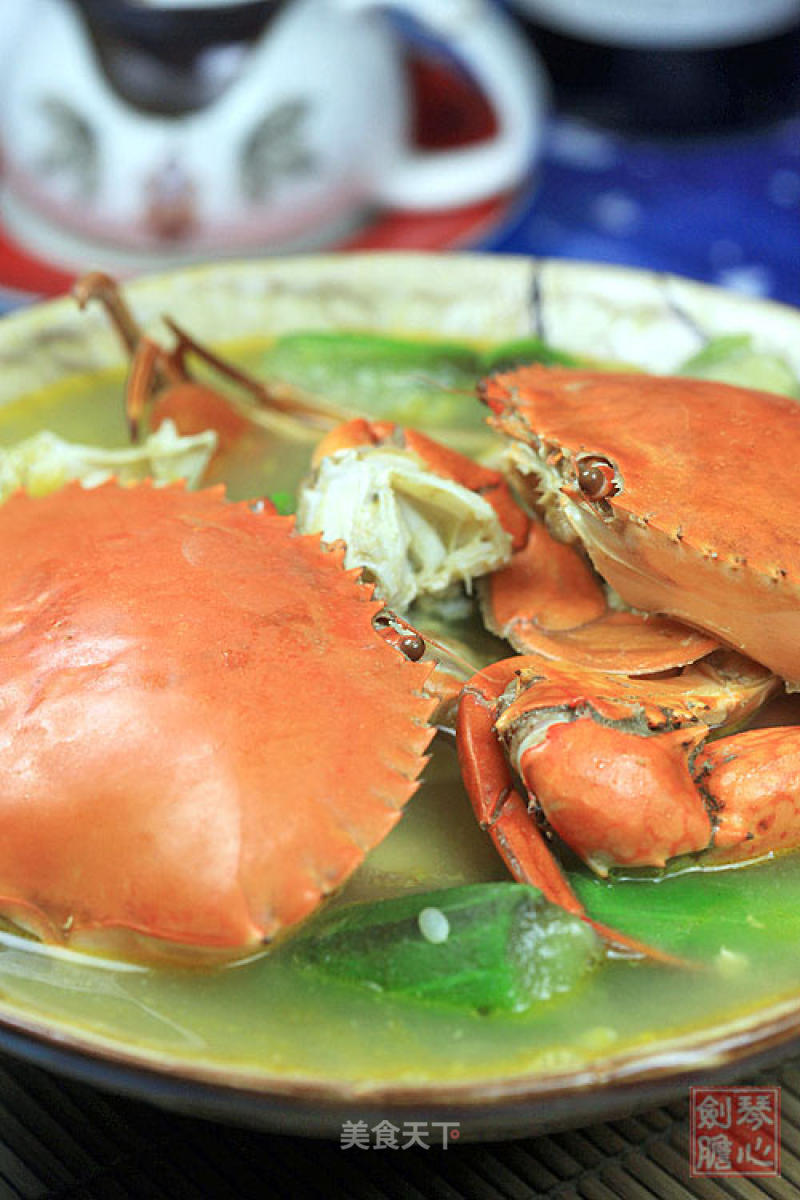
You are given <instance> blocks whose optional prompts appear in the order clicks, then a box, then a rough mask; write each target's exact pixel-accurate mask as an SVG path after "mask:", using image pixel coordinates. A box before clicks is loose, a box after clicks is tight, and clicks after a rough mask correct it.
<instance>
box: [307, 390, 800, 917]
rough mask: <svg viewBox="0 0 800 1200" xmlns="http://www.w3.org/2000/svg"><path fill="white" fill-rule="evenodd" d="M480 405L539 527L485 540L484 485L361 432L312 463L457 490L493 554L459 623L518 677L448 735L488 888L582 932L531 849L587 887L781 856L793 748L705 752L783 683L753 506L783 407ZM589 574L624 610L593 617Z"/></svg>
mask: <svg viewBox="0 0 800 1200" xmlns="http://www.w3.org/2000/svg"><path fill="white" fill-rule="evenodd" d="M482 393H483V398H484V400H485V401H486V402H487V403H488V405H489V407H490V408H491V410H492V417H491V418H490V423H491V424H492V425H494V427H495V428H496V429H498V431H499V432H501V433H502V434H503V435H504V436H505V437H506V438H507V439H508V441H509V443H510V447H511V449H510V455H509V457H510V460H511V463H512V465H513V471H512V477H513V481H514V485H515V488H516V489H517V491H518V493H521V494H522V496H523V499H524V502H525V507H526V508H527V509H528V510H529V511H530V512H532V513H536V514H538V516H539V518H541V517H543V518H544V521H542V520H541V519H539V520H533V521H532V522H530V523H529V525H528V527H527V528H524V529H521V528H520V514H519V513H518V512H516V513H514V514H513V520H511V521H510V520H509V519H508V517H507V514H508V513H509V511H510V510H509V494H508V490H507V485H506V482H505V480H503V479H501V477H500V476H498V475H497V474H496V473H492V472H487V471H486V470H485V469H483V468H482V469H481V471H480V472H475V471H474V469H473V467H472V465H462V464H459V463H458V462H456V460H455V459H454V457H453V453H452V451H450V450H446V449H444V448H437V447H436V444H435V443H431V442H430V441H429V440H428V439H422V440H420V439H419V437H418V435H412V436H410V437H408V436H404V435H401V434H398V433H397V431H394V430H391V429H387V428H386V427H385V426H375V425H371V426H367V427H365V426H364V423H363V422H362V423H361V424H360V425H359V424H355V425H353V424H351V425H350V426H348V427H346V428H345V429H344V430H343V431H341V432H340V433H339V434H337V435H336V437H334V438H333V439H328V440H327V442H326V445H325V449H326V450H327V451H328V452H333V453H334V454H337V453H344V454H346V453H348V452H349V451H348V449H347V447H348V446H350V445H352V443H357V444H360V445H363V444H367V443H369V442H372V443H373V444H380V443H381V441H385V440H386V439H393V440H394V441H395V443H397V441H398V438H400V440H401V441H402V443H403V444H404V445H405V446H406V448H407V449H408V450H409V451H410V452H411V453H413V454H414V455H416V456H417V457H418V458H423V459H424V460H425V461H426V463H427V465H428V467H429V468H430V469H431V470H432V471H434V472H439V473H447V474H451V475H453V476H454V477H455V478H458V479H459V481H460V482H462V483H464V484H465V485H466V486H467V487H477V488H478V489H479V490H480V491H481V492H482V493H483V494H484V495H486V497H487V498H488V499H489V500H490V502H491V503H493V504H494V505H495V507H496V508H497V511H498V513H499V514H500V518H501V520H502V521H503V523H504V524H505V526H506V528H507V529H508V531H509V533H511V534H513V538H514V545H515V553H514V554H513V556H512V557H511V559H510V561H509V562H508V563H507V564H505V565H504V566H502V567H501V568H500V569H498V570H497V571H495V572H494V573H493V575H492V576H491V577H490V578H489V579H488V581H486V583H485V584H484V605H483V607H484V613H485V615H486V617H487V620H488V623H489V625H490V627H491V628H493V629H494V630H495V631H496V632H498V633H500V634H502V635H503V636H505V637H507V638H509V640H511V641H512V642H513V644H514V645H515V646H516V648H517V649H518V650H520V651H521V655H520V657H517V658H511V659H508V660H505V661H502V662H500V663H496V664H494V665H493V666H490V667H487V668H484V669H482V670H481V671H478V672H477V673H476V674H475V675H474V677H473V678H472V679H471V680H470V681H469V682H468V683H467V684H466V687H465V689H464V694H463V698H462V700H461V703H460V706H459V716H458V741H459V753H460V757H461V761H462V767H463V772H464V777H465V781H466V784H467V788H468V790H469V792H470V795H471V798H472V802H473V805H474V808H475V811H476V813H477V815H478V817H479V819H480V821H481V823H482V825H483V826H484V827H485V828H487V829H488V830H489V831H490V832H491V834H492V836H493V838H494V841H495V843H496V845H497V847H498V849H499V850H500V852H501V854H502V855H503V857H504V859H505V861H506V863H507V864H508V866H509V867H510V869H511V871H512V873H513V874H514V875H515V876H516V877H517V878H518V879H522V880H525V881H527V882H530V883H535V884H537V885H538V886H540V887H542V888H543V889H544V890H545V891H546V892H547V894H548V895H549V896H550V897H551V898H552V899H554V900H557V901H558V902H559V903H562V904H564V905H566V906H567V907H569V908H572V909H573V910H574V911H582V908H581V905H580V903H579V901H578V900H577V898H576V897H575V896H574V894H573V893H572V890H571V888H570V886H569V884H568V883H567V880H566V879H565V877H564V876H563V875H562V874H561V872H560V870H559V869H558V867H557V866H556V864H555V862H554V861H553V860H552V858H551V856H550V853H549V847H548V841H547V840H546V836H544V835H543V831H541V830H540V826H544V830H546V831H550V830H554V831H556V832H557V833H558V834H560V836H561V837H562V839H563V840H564V841H565V842H566V843H567V844H568V845H569V846H570V847H571V848H572V849H573V850H575V851H576V852H578V853H579V854H580V855H581V856H582V857H583V858H584V859H585V860H586V861H587V862H588V863H589V864H590V865H591V866H592V867H593V868H594V869H595V870H596V871H597V872H599V873H601V874H605V873H607V871H608V869H609V868H610V867H612V866H624V867H632V866H633V867H638V866H663V865H664V864H665V863H666V862H667V861H669V860H670V859H672V858H674V857H679V856H684V855H698V854H703V855H704V857H705V859H707V860H708V859H711V860H715V861H719V860H722V859H723V858H724V859H725V860H727V861H730V860H735V859H745V858H747V859H750V858H756V857H760V856H764V855H767V854H771V853H774V852H776V851H779V850H781V849H787V848H794V847H795V846H796V845H797V844H798V843H800V811H798V810H800V731H799V730H794V729H791V730H787V729H775V728H773V729H762V730H757V731H752V732H748V733H738V734H735V735H732V736H727V737H722V738H719V740H716V741H710V742H709V741H708V740H707V739H708V738H709V736H710V734H711V733H714V734H715V735H718V734H719V733H720V732H724V731H725V730H726V729H729V728H730V727H731V726H735V725H738V724H740V723H741V722H742V721H743V720H744V719H745V718H746V717H747V716H749V715H750V714H751V713H752V712H753V711H754V710H755V709H757V708H758V707H760V705H761V704H763V702H764V701H765V700H766V699H767V698H768V697H769V696H770V695H772V694H773V693H774V692H775V690H776V688H777V687H778V686H779V681H778V678H777V675H778V674H780V675H781V676H784V677H787V678H788V680H789V684H790V686H791V685H792V683H793V682H794V684H795V685H798V684H799V683H800V639H799V638H798V637H797V634H798V633H800V615H799V614H800V591H799V589H800V552H799V551H798V546H797V541H796V536H795V532H794V525H795V521H794V517H793V513H792V510H791V506H790V505H788V504H783V505H782V506H781V507H779V508H776V505H775V495H776V491H778V492H781V491H782V489H781V488H780V487H779V485H778V480H780V479H781V478H783V477H785V475H786V473H787V471H790V470H792V469H793V463H794V461H795V458H796V455H797V454H798V452H800V406H797V404H796V403H795V402H794V401H791V400H789V399H786V398H783V397H779V396H774V395H771V394H766V393H756V392H751V391H745V390H743V389H738V388H734V387H731V386H728V385H724V384H716V383H709V382H699V381H692V380H688V379H670V378H660V379H659V378H653V377H643V376H640V375H636V374H633V373H625V374H613V373H606V372H602V373H601V372H594V371H580V370H573V369H564V368H550V367H547V368H545V367H530V368H523V369H519V370H517V371H514V372H511V373H508V374H505V375H498V376H495V377H492V378H490V379H489V380H487V381H486V382H485V383H484V385H483V388H482ZM498 498H499V503H498ZM740 504H741V512H740V511H739V505H740ZM574 543H580V544H581V545H582V546H583V549H584V550H585V551H586V552H587V553H588V556H589V560H590V561H591V564H592V566H590V565H589V562H588V561H587V560H586V559H585V558H584V557H583V556H582V554H580V553H577V552H576V550H575V549H574V547H573V544H574ZM592 567H593V568H594V570H593V569H592ZM595 571H596V572H597V574H599V575H600V576H602V577H603V578H605V580H607V581H608V582H609V583H610V584H611V586H612V588H613V589H614V593H615V594H616V596H617V597H620V598H621V599H622V601H624V602H625V604H626V606H628V607H625V608H624V609H621V608H620V607H619V606H618V605H615V606H613V607H612V608H610V609H609V607H608V600H607V596H606V592H605V590H604V588H603V587H602V586H601V584H599V583H598V581H597V576H596V574H595ZM720 645H722V646H723V647H727V648H728V649H722V650H720V649H718V647H719V646H720ZM730 648H733V649H732V650H731V649H730ZM709 655H710V657H706V656H709ZM743 655H746V656H747V657H746V658H744V657H742V656H743ZM751 660H755V661H751ZM757 664H763V666H762V665H757ZM665 673H666V674H665ZM647 677H649V678H647ZM515 776H516V777H517V778H519V779H520V780H521V781H522V784H523V791H524V793H525V798H523V796H522V795H521V794H520V793H519V792H518V791H517V789H516V786H515Z"/></svg>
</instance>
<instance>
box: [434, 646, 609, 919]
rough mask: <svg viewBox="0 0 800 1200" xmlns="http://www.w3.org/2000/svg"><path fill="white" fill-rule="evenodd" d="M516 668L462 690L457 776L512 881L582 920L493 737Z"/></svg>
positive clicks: (487, 673) (499, 669)
mask: <svg viewBox="0 0 800 1200" xmlns="http://www.w3.org/2000/svg"><path fill="white" fill-rule="evenodd" d="M519 661H522V660H519ZM517 669H518V664H517V660H511V659H506V660H505V661H503V662H499V663H495V664H494V665H493V666H491V667H487V668H485V670H483V671H481V672H480V673H479V674H478V675H476V676H474V677H473V679H472V680H470V683H469V684H468V686H467V688H466V689H465V690H464V694H463V696H462V698H461V704H460V706H459V710H458V720H457V725H456V733H457V738H458V743H457V744H458V758H459V763H460V765H461V774H462V776H463V779H464V784H465V786H466V789H467V792H468V793H469V796H470V799H471V800H472V805H473V808H474V810H475V815H476V817H477V818H478V821H479V823H480V825H481V828H482V829H485V830H486V831H487V832H488V833H489V835H490V836H491V838H492V841H493V842H494V844H495V846H496V847H497V850H498V852H499V853H500V856H501V858H502V859H503V861H504V862H505V863H506V865H507V866H508V868H509V870H510V871H511V874H512V875H513V876H514V878H515V879H517V880H519V881H520V883H529V884H531V885H532V886H534V887H538V888H539V889H540V890H541V891H542V892H544V894H545V895H546V896H547V898H548V899H549V900H552V901H553V903H554V904H559V905H561V907H562V908H564V909H566V910H567V911H568V912H572V913H575V914H577V915H578V916H581V917H583V916H585V915H586V911H585V909H584V907H583V905H582V904H581V902H580V900H579V899H578V897H577V896H576V895H575V893H574V891H573V890H572V887H571V886H570V884H569V882H568V880H567V877H566V875H564V873H563V872H562V870H561V868H560V867H559V865H558V863H557V862H556V860H555V858H554V857H553V855H552V854H551V852H550V850H549V848H548V846H547V843H546V841H545V838H544V835H543V834H542V833H541V832H540V830H539V829H537V827H536V825H535V824H534V822H533V820H532V819H531V816H530V813H529V812H528V806H527V804H526V802H525V800H524V799H523V797H522V796H521V795H520V793H519V791H518V790H517V789H516V787H515V786H514V781H513V778H512V775H511V770H510V767H509V763H508V759H507V758H506V755H505V753H504V751H503V748H502V746H501V744H500V742H499V741H498V739H497V737H496V735H495V701H496V699H497V697H498V695H499V694H500V693H501V692H502V691H503V689H504V688H505V687H506V685H507V684H509V683H510V682H511V681H512V680H513V678H514V676H515V674H516V671H517Z"/></svg>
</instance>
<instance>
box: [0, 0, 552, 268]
mask: <svg viewBox="0 0 800 1200" xmlns="http://www.w3.org/2000/svg"><path fill="white" fill-rule="evenodd" d="M4 4H10V5H11V6H15V5H18V6H19V7H17V9H16V12H15V13H12V12H11V11H10V10H9V16H8V17H7V18H6V26H5V28H6V30H13V35H12V33H10V32H9V33H8V34H7V35H6V39H5V46H4V47H3V46H0V54H3V50H4V51H5V53H4V55H3V57H4V59H5V62H0V72H2V79H3V83H2V88H3V92H2V98H1V99H0V139H1V140H2V154H3V164H4V180H3V215H4V218H5V220H6V223H7V225H8V226H9V227H10V230H11V232H12V233H16V234H17V236H18V237H19V238H20V239H21V240H22V241H23V242H27V243H28V244H31V243H33V244H35V245H36V246H37V248H38V249H39V250H40V251H41V250H42V249H44V250H45V251H46V252H48V253H49V254H50V255H51V257H53V258H54V259H56V260H60V261H62V262H64V263H70V261H71V262H72V263H82V262H85V254H86V252H87V251H86V247H87V245H89V246H91V247H92V253H93V259H92V261H93V262H94V263H95V264H97V265H106V264H105V263H104V262H103V261H102V254H99V253H98V250H99V249H100V248H101V247H103V246H106V247H107V248H108V250H109V254H110V256H111V260H112V261H113V263H114V265H121V264H120V259H121V258H122V259H125V257H126V256H129V257H130V259H131V261H132V262H141V261H142V259H143V258H144V259H147V258H148V256H150V257H152V258H153V260H154V261H157V262H158V263H161V264H163V263H164V262H165V261H181V260H183V259H185V258H196V257H200V256H203V255H208V254H220V253H224V254H230V253H240V252H243V251H245V250H265V251H269V250H287V249H310V248H314V247H319V246H321V245H326V244H331V243H332V242H333V241H335V240H336V239H337V238H340V237H342V236H344V234H345V233H346V232H348V231H351V230H353V229H355V228H357V227H358V226H359V225H361V224H363V223H364V221H365V220H366V219H367V215H368V214H369V213H370V212H371V211H374V210H376V209H380V208H383V207H387V208H402V209H406V210H409V209H410V210H419V211H433V210H437V209H446V208H450V207H453V206H458V205H465V204H469V203H472V202H475V201H478V200H480V199H483V198H486V197H489V196H492V195H494V194H497V193H499V192H501V191H503V190H505V189H508V188H511V187H513V186H514V185H516V184H518V183H519V182H520V181H521V180H522V179H523V178H524V177H525V175H526V174H527V172H528V171H529V170H530V167H531V164H532V162H533V161H534V160H535V158H536V155H537V151H538V144H539V138H540V135H541V127H542V117H543V111H544V107H545V94H546V85H545V83H544V80H543V75H542V72H541V70H540V68H539V66H538V63H537V62H536V60H535V58H534V56H533V55H532V52H531V51H530V49H529V48H528V46H527V44H526V43H525V41H524V40H523V38H522V35H521V34H520V33H519V32H518V31H517V29H516V27H515V26H514V24H513V22H512V21H511V19H510V18H509V17H507V16H506V15H505V14H504V13H503V12H502V11H501V10H500V9H499V8H498V7H496V6H495V5H494V4H493V3H491V0H399V2H398V3H396V4H395V5H394V6H393V8H392V10H391V15H390V12H389V10H388V9H385V8H383V7H382V6H381V4H380V3H379V2H378V0H288V2H287V0H283V2H281V0H255V2H253V0H250V2H248V3H241V2H238V3H230V2H229V3H227V4H225V3H222V4H221V3H219V2H217V3H206V4H203V3H202V0H194V2H193V3H189V4H186V3H182V2H181V0H171V2H169V0H160V2H159V0H153V2H152V3H147V2H146V0H140V2H138V3H137V2H135V0H4ZM399 18H402V19H401V20H400V19H399ZM403 21H405V22H413V24H414V27H415V29H416V30H417V31H419V30H420V29H422V30H424V32H425V34H426V35H427V36H429V37H430V38H432V39H434V40H435V43H436V45H437V46H440V47H441V48H442V52H443V53H446V54H447V55H449V56H452V57H453V59H454V60H455V61H456V62H457V63H458V64H459V65H460V66H461V67H463V69H464V70H465V71H466V72H468V74H469V75H470V76H471V78H472V79H473V80H474V81H475V83H476V84H477V85H478V87H479V88H480V89H481V90H482V91H483V93H484V95H485V97H486V99H487V101H488V103H489V104H490V105H491V107H492V109H493V112H494V114H495V125H496V130H495V132H494V133H493V134H491V135H490V136H489V137H487V138H486V140H484V141H481V142H478V143H476V144H471V145H469V146H464V147H458V148H452V149H450V148H448V149H442V150H436V151H424V152H423V151H420V150H419V149H417V148H415V147H414V146H412V145H411V143H410V133H409V127H410V119H411V97H410V94H409V91H410V85H409V79H408V77H407V72H406V68H405V65H404V54H403V38H402V35H401V33H400V31H399V29H398V24H400V25H402V22H403Z"/></svg>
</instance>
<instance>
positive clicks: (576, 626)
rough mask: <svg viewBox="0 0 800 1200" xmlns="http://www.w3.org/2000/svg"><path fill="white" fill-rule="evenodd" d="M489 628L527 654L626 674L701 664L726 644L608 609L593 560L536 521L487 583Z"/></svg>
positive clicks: (484, 601)
mask: <svg viewBox="0 0 800 1200" xmlns="http://www.w3.org/2000/svg"><path fill="white" fill-rule="evenodd" d="M481 611H482V613H483V619H484V621H485V623H486V625H487V626H488V628H489V629H491V631H492V632H493V633H496V634H497V635H498V636H499V637H502V638H505V639H506V641H509V642H510V643H511V645H512V646H513V647H514V649H515V650H518V651H519V652H520V653H521V654H532V653H538V654H543V655H544V656H545V657H546V658H557V659H568V660H569V661H570V662H574V663H575V664H576V665H577V666H582V667H591V668H593V669H595V670H600V671H611V672H614V673H619V674H624V675H643V674H654V673H657V672H659V671H667V670H671V669H673V668H675V667H683V666H686V665H688V664H689V663H692V662H696V661H697V659H699V658H702V657H703V656H704V655H706V654H710V653H711V652H712V651H713V650H715V649H716V648H717V646H718V645H719V643H718V642H717V641H716V639H714V638H712V637H709V636H708V635H707V634H705V633H700V632H699V631H698V630H695V629H689V628H688V626H686V625H682V624H679V623H678V622H677V621H671V620H669V618H667V617H659V616H650V615H645V614H643V613H633V612H612V611H609V608H608V604H607V601H606V596H605V592H604V590H603V588H602V587H601V586H600V584H599V582H598V580H597V577H596V576H595V574H594V572H593V570H592V568H591V567H590V566H589V563H588V562H587V560H586V559H585V558H584V557H583V556H582V555H581V554H579V553H578V551H576V550H575V549H574V548H573V547H572V546H569V545H567V544H565V543H564V542H559V541H556V539H555V538H554V537H552V535H551V534H550V533H549V532H548V530H547V528H546V526H545V525H544V524H543V523H541V522H540V521H531V522H530V528H529V533H528V538H527V541H526V543H525V544H524V545H523V546H522V547H521V548H520V549H519V550H517V551H516V553H515V554H514V555H513V557H512V559H511V561H510V563H509V564H508V565H507V566H506V567H501V568H500V569H499V570H498V571H495V572H494V573H493V574H492V575H490V576H489V577H488V578H487V579H485V580H484V581H483V583H482V587H481Z"/></svg>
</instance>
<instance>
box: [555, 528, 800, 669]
mask: <svg viewBox="0 0 800 1200" xmlns="http://www.w3.org/2000/svg"><path fill="white" fill-rule="evenodd" d="M569 520H570V523H571V524H572V525H573V527H574V528H575V530H576V532H577V533H578V535H579V537H580V538H581V540H582V541H583V543H584V545H585V547H586V550H587V552H588V554H589V556H590V558H591V560H592V562H593V564H594V566H595V568H596V570H597V571H598V572H599V573H600V574H601V575H602V576H603V578H604V579H606V580H607V581H608V583H609V584H610V585H611V587H612V588H614V590H615V591H616V592H618V594H619V595H620V596H621V598H622V599H623V600H624V601H625V603H626V604H628V605H630V606H631V607H632V608H639V609H643V610H644V611H647V612H658V613H664V614H666V615H667V616H670V617H674V618H676V619H677V620H680V621H685V622H686V624H688V625H693V626H696V627H697V628H699V629H703V630H705V631H708V632H710V633H713V634H714V635H715V636H717V637H718V638H719V639H720V640H721V641H723V642H725V643H727V644H728V645H730V646H733V647H734V648H735V649H737V650H740V651H741V652H742V653H743V654H746V655H748V656H749V657H750V658H754V659H755V660H756V661H757V662H760V663H763V665H764V666H766V667H769V668H770V670H772V671H774V672H775V673H776V674H777V675H780V676H782V677H783V678H784V679H786V680H787V686H788V687H789V689H790V690H793V691H796V690H800V588H798V586H797V585H796V584H795V583H792V582H791V581H789V580H788V579H785V578H781V579H778V578H772V577H771V576H769V575H764V574H761V573H760V572H758V571H756V570H753V569H752V568H750V567H748V566H746V565H742V564H739V563H735V564H731V563H724V562H722V561H720V559H719V558H718V557H715V556H714V555H713V554H710V553H709V554H703V553H700V552H699V551H698V550H697V549H695V548H694V547H691V546H687V545H686V543H685V542H684V541H680V540H678V539H675V538H671V537H669V536H667V535H666V534H664V533H663V532H661V531H659V530H656V529H654V528H653V527H652V525H649V526H640V525H636V524H634V523H632V522H631V521H628V520H625V519H620V518H617V519H614V520H612V521H609V522H606V521H604V520H602V519H601V518H599V517H596V516H594V515H593V514H591V513H587V512H586V511H584V510H580V511H572V512H570V513H569Z"/></svg>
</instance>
